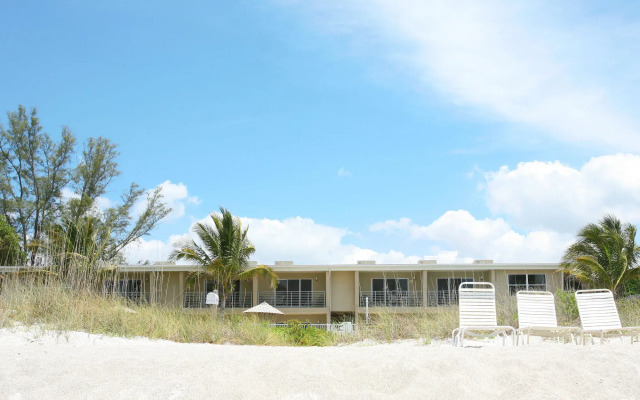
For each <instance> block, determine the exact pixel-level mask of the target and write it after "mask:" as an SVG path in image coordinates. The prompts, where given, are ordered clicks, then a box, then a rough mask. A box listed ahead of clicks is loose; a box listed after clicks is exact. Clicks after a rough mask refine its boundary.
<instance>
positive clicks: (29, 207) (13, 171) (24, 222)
mask: <svg viewBox="0 0 640 400" xmlns="http://www.w3.org/2000/svg"><path fill="white" fill-rule="evenodd" d="M7 116H8V118H9V125H8V128H7V129H6V130H5V129H3V128H2V127H0V208H1V209H2V214H3V215H4V216H5V218H6V219H7V222H8V223H9V224H10V225H11V226H12V227H13V228H14V229H15V230H16V232H17V233H18V235H19V236H20V238H21V240H22V249H23V250H25V251H26V250H27V249H28V244H29V240H30V239H31V240H34V241H36V242H37V241H38V240H39V239H40V238H41V236H42V234H43V232H44V230H45V228H46V226H47V225H48V224H50V223H52V222H53V221H54V220H55V218H56V216H57V215H58V213H59V211H60V207H61V202H60V199H61V195H62V189H63V188H64V187H65V186H66V185H67V183H68V182H69V179H70V173H69V167H68V165H69V162H70V160H71V155H72V153H73V146H74V144H75V138H74V137H73V135H72V134H71V132H70V131H69V129H67V128H66V127H63V128H62V134H61V139H60V141H59V142H54V141H53V140H52V139H51V138H50V137H49V135H48V134H47V133H46V132H43V131H42V127H41V126H40V120H39V119H38V113H37V110H36V109H35V108H33V109H32V110H31V112H30V113H27V111H26V109H25V108H24V107H23V106H19V107H18V111H15V112H10V113H8V114H7ZM30 258H31V262H33V261H34V259H35V252H32V254H31V257H30Z"/></svg>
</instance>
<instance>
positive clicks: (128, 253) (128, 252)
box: [122, 234, 188, 264]
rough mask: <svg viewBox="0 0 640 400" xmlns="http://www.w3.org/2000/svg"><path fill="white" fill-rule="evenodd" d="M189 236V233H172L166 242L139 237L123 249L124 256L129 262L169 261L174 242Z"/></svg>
mask: <svg viewBox="0 0 640 400" xmlns="http://www.w3.org/2000/svg"><path fill="white" fill-rule="evenodd" d="M187 236H188V235H187V234H184V235H172V236H171V237H169V240H168V241H166V242H165V241H162V240H157V239H150V240H147V239H145V238H139V239H138V240H136V241H134V242H132V243H129V244H128V245H127V246H125V247H124V249H122V256H123V257H124V259H125V260H126V261H127V262H128V263H129V264H138V263H145V262H146V261H149V262H151V263H153V262H156V261H167V260H168V259H169V255H170V254H171V251H173V246H174V244H175V243H177V242H178V241H179V240H180V239H183V238H185V237H187Z"/></svg>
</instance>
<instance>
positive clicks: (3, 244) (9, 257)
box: [0, 215, 25, 265]
mask: <svg viewBox="0 0 640 400" xmlns="http://www.w3.org/2000/svg"><path fill="white" fill-rule="evenodd" d="M24 257H25V254H24V252H23V251H22V249H21V248H20V237H19V236H18V234H17V233H16V231H15V230H14V229H13V228H12V227H11V226H10V225H9V224H8V223H7V220H6V218H5V217H4V216H3V215H0V265H19V264H21V263H22V262H24Z"/></svg>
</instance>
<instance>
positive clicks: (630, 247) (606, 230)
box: [561, 215, 640, 296]
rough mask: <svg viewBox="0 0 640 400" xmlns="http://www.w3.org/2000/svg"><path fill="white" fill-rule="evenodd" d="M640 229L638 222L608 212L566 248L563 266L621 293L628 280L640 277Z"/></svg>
mask: <svg viewBox="0 0 640 400" xmlns="http://www.w3.org/2000/svg"><path fill="white" fill-rule="evenodd" d="M636 232H637V229H636V227H635V226H633V225H631V224H624V225H623V224H622V223H621V222H620V220H619V219H617V218H616V217H615V216H613V215H605V216H604V218H602V220H601V221H600V222H599V223H598V224H589V225H587V226H585V227H584V228H582V229H581V230H580V231H579V232H578V238H577V240H576V242H574V243H573V244H572V245H571V246H569V248H568V249H567V250H566V251H565V254H564V256H563V258H562V264H561V267H562V269H563V270H564V271H565V272H566V273H568V274H571V275H573V276H575V277H576V278H577V279H578V280H580V281H581V282H583V283H584V284H585V285H587V286H589V287H593V288H606V289H609V290H611V291H612V292H613V293H614V294H615V295H616V296H618V295H620V294H622V292H623V289H624V286H625V283H626V282H627V281H628V280H631V279H636V278H638V277H640V268H638V265H637V262H638V258H639V256H640V247H638V246H637V245H636V243H635V238H636Z"/></svg>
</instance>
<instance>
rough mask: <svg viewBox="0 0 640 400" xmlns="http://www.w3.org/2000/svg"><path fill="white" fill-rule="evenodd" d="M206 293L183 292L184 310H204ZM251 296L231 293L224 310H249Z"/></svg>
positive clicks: (242, 293)
mask: <svg viewBox="0 0 640 400" xmlns="http://www.w3.org/2000/svg"><path fill="white" fill-rule="evenodd" d="M206 298H207V293H206V292H185V293H184V308H205V307H207V304H206ZM251 301H252V295H251V293H249V292H233V293H231V294H230V295H228V296H227V299H226V301H225V308H250V307H251V306H252V302H251Z"/></svg>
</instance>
